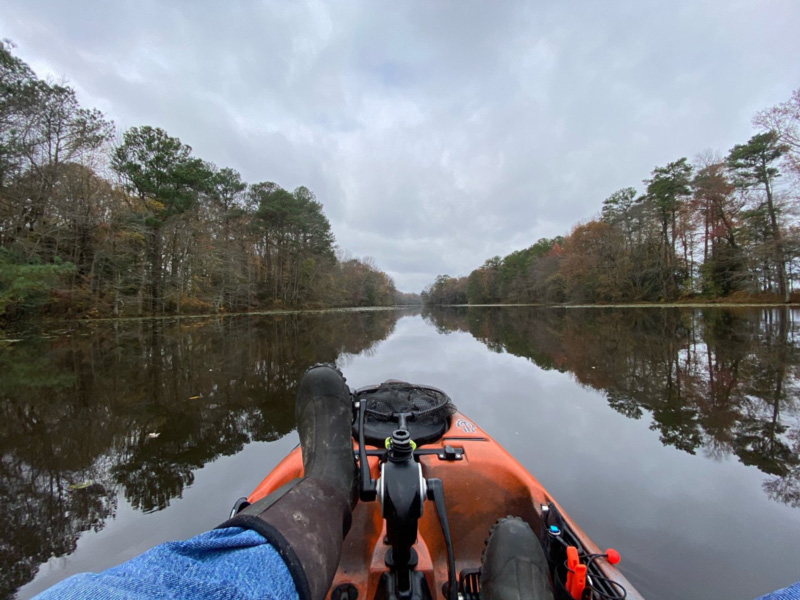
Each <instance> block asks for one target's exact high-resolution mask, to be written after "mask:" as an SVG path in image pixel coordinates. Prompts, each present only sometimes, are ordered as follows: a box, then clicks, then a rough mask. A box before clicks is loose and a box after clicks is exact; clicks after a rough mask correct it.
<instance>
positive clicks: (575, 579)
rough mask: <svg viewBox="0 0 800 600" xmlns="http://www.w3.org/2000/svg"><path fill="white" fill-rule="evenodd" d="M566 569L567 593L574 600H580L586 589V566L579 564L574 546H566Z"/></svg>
mask: <svg viewBox="0 0 800 600" xmlns="http://www.w3.org/2000/svg"><path fill="white" fill-rule="evenodd" d="M567 569H569V571H568V572H567V592H569V595H570V596H572V597H573V598H574V600H580V599H581V596H583V589H584V588H585V587H586V565H582V564H581V559H580V557H579V556H578V549H577V548H576V547H575V546H567Z"/></svg>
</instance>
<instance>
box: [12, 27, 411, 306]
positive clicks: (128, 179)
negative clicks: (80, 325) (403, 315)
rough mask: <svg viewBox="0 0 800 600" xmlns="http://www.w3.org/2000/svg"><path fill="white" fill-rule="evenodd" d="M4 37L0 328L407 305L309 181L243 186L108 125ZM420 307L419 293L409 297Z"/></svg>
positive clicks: (167, 139) (235, 176) (133, 131)
mask: <svg viewBox="0 0 800 600" xmlns="http://www.w3.org/2000/svg"><path fill="white" fill-rule="evenodd" d="M12 49H13V46H12V44H11V43H10V42H0V320H12V319H19V318H25V317H30V316H32V315H37V314H49V315H58V316H105V315H115V316H116V315H126V316H138V315H156V314H174V313H198V312H212V311H213V312H219V311H246V310H254V309H259V308H276V307H298V306H303V307H321V306H376V305H393V304H395V303H409V302H413V301H414V300H415V298H414V297H413V295H407V294H402V293H399V292H398V291H397V290H396V288H395V285H394V282H393V281H392V279H391V278H390V277H389V276H388V275H387V274H386V273H384V272H382V271H381V270H380V269H378V268H377V266H376V265H375V263H374V261H372V259H370V258H366V259H359V258H354V257H352V256H348V255H347V254H346V253H343V252H341V251H339V250H338V249H337V248H336V246H335V245H334V241H335V240H334V235H333V232H332V231H331V226H330V223H329V221H328V219H327V217H326V216H325V214H324V212H323V206H322V204H321V203H320V202H319V201H318V200H317V198H316V197H315V196H314V193H313V192H312V191H311V190H309V189H308V188H306V187H298V188H297V189H295V190H294V191H289V190H285V189H283V188H281V187H280V186H279V185H277V184H275V183H272V182H267V181H265V182H259V183H252V184H248V183H247V182H245V181H244V180H243V179H242V177H241V175H240V174H239V173H238V172H237V171H235V170H234V169H231V168H218V167H217V166H215V165H214V164H212V163H210V162H208V161H205V160H203V159H201V158H199V157H197V156H195V155H194V154H193V152H192V149H191V147H190V146H188V145H186V144H184V143H182V142H181V141H180V140H179V139H178V138H176V137H172V136H170V135H168V134H167V132H165V131H164V130H162V129H160V128H157V127H150V126H142V127H132V128H130V129H128V130H127V131H125V132H124V133H123V135H122V140H121V142H116V143H115V137H116V135H115V127H114V124H113V123H112V122H111V121H109V120H108V119H106V118H105V117H104V115H103V114H102V113H101V112H100V111H98V110H96V109H87V108H84V107H82V106H80V104H79V102H78V99H77V97H76V94H75V91H74V90H73V89H72V88H71V87H69V86H68V85H66V84H63V83H54V82H50V81H45V80H42V79H40V78H39V77H37V75H36V74H35V73H34V72H33V70H32V69H31V68H30V67H29V66H28V65H27V64H26V63H25V62H24V61H22V60H21V59H20V58H18V57H16V56H15V55H14V54H13V52H12ZM417 301H418V298H417Z"/></svg>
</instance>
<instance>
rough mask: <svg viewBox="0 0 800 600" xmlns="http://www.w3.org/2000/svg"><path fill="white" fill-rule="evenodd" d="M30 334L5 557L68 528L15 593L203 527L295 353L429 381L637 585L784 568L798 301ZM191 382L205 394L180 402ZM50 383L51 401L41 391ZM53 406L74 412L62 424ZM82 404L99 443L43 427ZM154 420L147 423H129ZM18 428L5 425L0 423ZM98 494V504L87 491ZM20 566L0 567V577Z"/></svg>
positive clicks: (11, 355) (244, 461) (778, 574)
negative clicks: (66, 518)
mask: <svg viewBox="0 0 800 600" xmlns="http://www.w3.org/2000/svg"><path fill="white" fill-rule="evenodd" d="M142 327H144V326H142ZM123 329H124V328H123ZM159 338H160V341H158V339H159ZM30 344H31V346H30V347H29V348H27V349H26V348H25V347H24V346H23V347H18V348H15V349H13V350H9V349H5V350H2V351H0V360H2V361H3V363H2V364H3V365H4V366H5V367H13V368H14V369H16V370H15V373H17V375H16V379H13V378H12V379H9V378H5V377H4V381H5V383H4V384H3V386H2V388H0V394H2V395H0V400H2V406H3V407H4V412H5V417H7V418H6V419H5V425H2V427H3V428H4V429H5V431H4V432H3V433H4V439H6V440H8V441H5V442H3V456H4V460H3V466H4V471H3V473H2V483H3V491H2V493H0V498H2V502H3V504H4V505H5V508H6V514H8V513H9V511H12V512H13V511H16V512H15V513H14V514H15V515H17V516H14V517H12V518H11V519H9V523H7V524H6V525H5V526H4V528H3V530H2V531H3V532H2V535H3V536H4V537H3V541H4V542H10V546H11V548H12V551H16V552H17V555H16V556H15V557H7V559H8V560H11V559H14V560H18V561H19V560H27V562H28V563H30V567H31V572H35V571H36V568H37V567H38V565H39V563H40V562H41V560H42V559H44V560H46V557H47V556H49V554H48V552H51V550H50V549H48V547H47V544H48V543H52V537H53V535H55V536H58V535H65V536H67V537H68V539H70V540H72V539H74V540H76V543H73V544H72V545H70V543H66V544H61V546H58V548H60V550H59V552H60V554H61V555H62V557H61V558H51V559H50V560H49V561H47V562H45V563H44V565H43V566H41V567H40V568H39V569H38V574H37V575H36V576H35V578H34V580H33V581H32V582H31V583H30V584H28V585H26V586H25V587H23V588H22V589H21V590H20V592H19V598H28V597H30V596H31V595H33V594H35V593H37V592H38V591H41V590H42V589H44V588H46V587H48V586H49V585H52V583H54V582H55V581H58V580H59V579H61V578H63V577H64V576H67V575H69V574H72V573H75V572H80V571H83V570H99V569H102V568H105V567H107V566H110V565H113V564H116V563H117V562H119V561H120V560H124V559H125V558H128V557H130V556H133V555H135V554H137V553H138V552H141V551H143V550H144V549H146V548H148V547H150V546H152V545H153V544H155V543H158V542H160V541H164V540H167V539H175V538H184V537H188V536H191V535H193V534H195V533H199V532H200V531H203V530H204V529H207V528H210V527H213V526H215V525H217V524H218V523H219V522H221V521H222V520H223V519H224V517H225V513H226V511H227V510H228V509H229V507H230V505H231V504H232V502H233V500H235V498H236V497H238V496H240V495H244V494H246V493H248V492H249V491H250V490H251V489H252V488H253V487H254V486H255V484H256V483H257V482H258V481H259V480H260V479H261V477H262V476H263V475H264V474H265V473H266V472H267V471H269V470H270V469H271V468H272V467H273V466H274V465H275V464H277V462H278V461H279V460H280V458H281V457H282V456H283V455H284V454H285V453H286V452H287V451H288V450H289V449H290V448H291V447H292V446H293V445H294V444H295V443H296V434H295V433H294V432H293V431H292V427H293V418H292V416H291V414H292V411H291V409H292V399H293V395H294V390H295V386H296V383H297V380H298V379H299V376H300V375H301V374H302V371H303V369H304V368H305V366H307V365H308V364H311V363H313V362H316V361H317V360H332V359H334V358H337V357H338V359H337V360H338V364H339V365H340V366H341V367H342V369H343V370H344V372H345V375H346V376H347V377H348V382H349V383H350V385H351V386H353V387H359V386H362V385H366V384H368V383H375V382H379V381H383V380H385V379H389V378H395V379H406V380H409V381H415V382H420V383H427V384H431V385H435V386H438V387H441V388H442V389H444V390H446V391H447V392H448V393H449V394H450V395H451V396H452V397H453V399H454V400H455V402H456V404H457V405H458V406H459V408H460V409H461V410H462V411H464V412H465V413H466V414H468V415H469V416H470V417H471V418H472V419H474V420H475V421H477V422H478V423H480V424H481V426H482V427H483V428H484V429H486V430H487V431H488V432H489V433H490V434H491V435H493V436H494V437H496V439H497V440H498V441H499V442H500V443H501V444H503V445H504V446H505V447H506V448H507V449H508V450H509V451H510V452H511V453H512V454H513V455H514V456H516V457H517V458H518V459H519V460H520V462H522V464H523V465H524V466H525V467H526V468H528V469H529V470H530V471H531V472H532V473H533V474H534V475H535V476H536V477H537V478H538V479H540V480H541V481H542V483H543V484H544V485H545V486H547V487H548V489H549V490H550V491H551V493H553V495H554V496H555V497H556V498H558V499H559V502H561V504H562V505H563V506H564V507H565V508H566V509H567V511H568V512H569V513H570V514H571V515H572V516H573V517H574V518H575V519H576V520H577V521H578V523H580V524H581V526H582V527H583V528H584V529H585V530H586V531H587V532H588V533H589V535H590V536H591V537H592V538H593V539H594V540H595V541H596V542H597V543H598V544H600V545H601V546H604V545H607V546H613V547H615V548H617V549H618V550H620V552H621V553H622V556H623V563H622V565H621V566H622V568H623V571H624V572H625V573H626V575H627V576H628V577H629V578H630V579H631V580H632V582H633V583H634V584H635V585H636V586H637V587H638V588H639V590H640V591H641V592H642V593H643V594H644V596H645V597H647V598H663V599H671V598H689V599H690V598H708V597H725V598H742V599H746V598H754V597H756V596H758V595H759V594H762V593H765V592H767V591H770V590H772V589H775V588H777V587H781V586H783V585H786V584H789V583H792V582H793V581H796V580H797V579H800V569H798V567H797V561H796V558H795V554H796V548H797V544H798V541H799V540H800V509H799V508H798V507H797V506H796V497H795V496H793V494H794V493H795V490H796V489H797V485H798V482H797V480H798V456H797V443H798V442H800V439H798V437H797V436H798V398H797V391H796V389H797V388H796V386H797V381H798V377H797V374H798V369H799V368H800V357H799V356H798V319H797V315H796V314H791V313H788V312H784V313H783V316H780V315H779V314H778V313H776V312H774V311H772V312H768V311H763V310H755V311H753V310H750V311H742V310H740V311H737V312H735V313H730V312H726V311H719V310H717V311H694V310H682V311H678V310H671V311H662V310H659V309H644V310H636V311H620V310H617V311H602V310H597V309H592V311H588V312H587V311H578V310H571V311H564V310H549V311H548V310H544V311H543V310H541V309H502V310H498V309H460V310H450V311H446V312H437V313H430V314H428V313H426V314H425V316H424V318H423V317H422V316H420V315H419V314H403V313H398V312H383V313H372V314H369V313H359V314H357V315H352V314H351V315H346V316H334V315H328V316H315V317H308V316H306V317H297V316H295V317H291V318H289V317H283V318H270V319H267V320H265V321H264V320H261V321H260V320H258V318H245V319H236V320H230V319H229V320H226V321H225V322H223V323H216V324H215V323H198V324H196V325H194V326H191V327H187V326H181V325H176V326H166V327H163V328H162V329H161V330H160V331H158V332H156V334H155V336H154V335H153V331H150V330H148V329H147V327H144V329H142V330H137V331H130V330H126V331H123V332H120V331H117V332H116V337H114V336H110V337H109V333H108V332H105V333H102V334H100V333H98V332H95V333H93V335H92V336H88V337H87V336H84V337H81V338H79V339H78V338H77V337H76V336H75V335H73V336H71V337H70V338H64V339H58V340H50V341H49V342H44V343H43V342H41V341H39V342H33V341H32V342H30ZM36 344H38V345H36ZM42 344H44V345H42ZM65 348H68V350H66V351H65ZM114 353H117V358H116V359H114V358H113V356H114ZM34 356H38V357H39V358H38V359H37V360H39V361H40V362H38V363H36V364H37V365H38V367H37V368H36V371H37V372H39V373H47V377H46V378H44V379H43V381H45V383H43V384H42V383H41V381H40V382H39V383H40V385H39V386H38V391H37V387H36V386H35V385H32V381H33V379H35V378H34V377H32V376H31V375H26V376H23V375H20V373H23V372H24V373H28V371H27V370H26V369H25V368H23V367H20V366H19V364H20V362H19V361H21V360H24V359H25V358H27V359H32V357H34ZM154 357H160V358H159V359H156V358H154ZM137 361H138V362H137ZM207 365H211V366H210V368H211V369H212V370H211V371H209V370H208V368H207ZM709 365H710V367H709ZM123 369H124V370H126V372H125V373H122V372H121V370H123ZM113 371H116V373H113ZM128 371H129V372H128ZM5 372H8V371H7V370H4V373H5ZM709 373H712V374H713V377H712V379H714V382H715V383H714V384H713V385H712V384H711V383H710V382H709V376H708V374H709ZM676 374H677V377H676ZM704 378H705V379H704ZM110 382H116V383H115V385H112V384H111V383H110ZM146 382H149V383H146ZM188 382H191V385H190V384H189V383H188ZM148 386H150V387H148ZM134 389H136V390H138V391H137V392H136V393H135V395H134V396H131V395H129V394H134V391H133V390H134ZM198 389H199V390H200V394H201V396H202V397H201V398H196V399H195V400H193V401H189V400H187V399H184V397H185V398H190V397H193V396H196V395H197V393H196V390H198ZM776 390H777V395H776ZM212 392H213V393H212ZM114 393H115V394H117V395H118V396H120V397H121V399H117V400H114V399H113V397H112V396H113V394H114ZM159 394H160V398H161V400H160V401H159V402H154V401H153V400H152V398H153V397H155V396H159ZM55 395H57V396H58V398H60V399H62V400H61V401H60V402H59V403H52V402H50V401H49V400H48V399H49V398H53V397H54V396H55ZM179 398H180V401H177V399H179ZM776 399H777V400H776ZM64 401H66V404H67V406H68V407H69V410H66V409H64V408H63V406H60V405H62V404H63V403H64ZM198 404H199V406H198ZM611 405H613V407H614V408H616V410H615V409H614V408H612V406H611ZM776 409H777V410H776ZM187 411H188V412H187ZM198 411H199V414H200V416H199V417H197V416H195V417H194V418H193V417H191V415H192V413H196V414H198ZM22 415H27V416H28V417H30V415H35V416H36V418H37V419H38V422H37V423H38V424H37V425H35V426H34V425H30V423H29V422H28V421H25V420H24V419H23V417H22ZM65 415H67V416H69V415H72V417H74V418H73V421H72V422H71V427H64V426H63V425H61V426H60V425H59V423H62V424H63V422H64V418H65ZM626 415H627V416H626ZM636 416H638V418H632V417H636ZM14 419H17V421H14ZM92 419H95V420H96V419H100V420H102V419H105V421H104V423H103V427H104V430H105V429H107V430H109V431H108V432H107V433H106V434H105V436H104V437H103V438H102V443H99V442H100V441H99V440H95V441H96V442H98V443H89V442H83V443H80V444H78V445H79V446H80V448H81V451H78V450H77V449H75V448H74V447H73V446H74V442H73V443H72V444H71V443H70V442H69V441H68V440H57V439H55V438H54V436H56V435H59V434H60V435H70V437H71V438H72V439H73V440H74V439H82V437H83V438H85V436H87V435H88V436H92V435H94V433H95V432H96V429H93V427H92V425H91V424H90V423H88V421H90V420H92ZM276 419H277V420H276ZM29 420H30V419H29ZM155 426H159V427H160V429H163V430H164V431H165V433H164V434H162V435H163V436H164V437H163V438H162V437H159V438H158V439H156V440H147V441H145V440H143V439H141V438H142V437H143V435H142V434H144V433H146V432H147V431H148V430H149V429H152V428H154V427H155ZM15 427H16V428H17V430H18V433H19V435H14V436H10V437H6V436H5V433H6V432H7V431H10V430H12V429H13V428H15ZM26 427H28V429H25V428H26ZM37 427H38V429H37ZM76 427H78V429H80V431H78V432H77V433H76V431H75V428H76ZM95 427H98V426H97V425H95ZM220 428H222V429H221V430H222V431H227V432H228V434H227V435H224V436H222V440H229V441H228V443H226V444H222V445H220V446H219V447H216V449H212V450H209V448H208V443H207V442H206V441H205V440H206V439H207V438H208V437H209V436H211V435H212V432H213V431H216V430H218V429H220ZM70 431H71V432H72V433H71V434H69V432H70ZM205 431H208V432H209V433H208V434H203V432H205ZM290 431H291V433H289V432H290ZM270 432H271V433H270ZM753 432H758V433H759V435H760V436H761V437H760V438H759V436H754V435H753ZM765 435H766V438H769V439H770V443H768V444H764V443H762V441H763V439H764V437H765ZM95 437H97V436H95ZM756 438H759V439H756ZM45 440H47V443H44V441H45ZM259 440H262V441H259ZM53 446H57V447H58V448H54V447H53ZM62 447H63V448H65V449H66V452H61V451H60V449H61V448H62ZM157 449H158V450H157ZM692 452H693V453H694V454H692ZM742 460H744V461H746V462H748V463H750V466H746V465H745V464H744V463H743V462H742ZM142 461H144V462H142ZM143 465H146V467H144V466H143ZM34 470H35V471H37V473H38V476H37V477H32V476H31V475H30V474H31V473H32V472H33V471H34ZM42 472H47V473H48V476H53V475H54V474H55V475H57V477H59V478H61V479H62V480H63V481H62V482H61V483H60V484H59V485H60V488H58V489H56V490H53V489H52V488H51V487H49V486H43V485H42ZM131 473H133V474H136V477H133V478H132V477H131ZM159 473H164V474H165V476H167V479H166V480H164V481H157V479H158V477H160V475H159ZM175 473H178V474H179V475H178V476H179V477H180V479H179V480H175V479H174V477H175V475H174V474H175ZM51 478H52V477H51ZM89 478H91V479H93V480H96V481H97V482H100V483H101V485H102V488H98V489H97V490H95V496H97V497H94V496H93V497H92V502H98V501H99V502H100V505H99V506H100V508H98V509H96V510H95V512H94V513H92V515H93V516H92V517H91V518H89V520H88V521H85V522H81V523H74V522H73V523H72V524H71V525H70V526H65V525H64V524H63V517H58V516H57V512H58V510H59V509H60V508H63V509H69V510H72V513H73V521H74V520H75V518H74V515H75V514H78V516H80V511H78V513H76V512H75V510H74V506H73V505H74V504H75V502H76V497H77V498H78V499H79V498H80V496H76V493H75V492H74V491H69V490H68V487H69V485H70V484H74V483H75V482H76V481H78V480H80V481H84V480H85V479H89ZM154 478H155V479H154ZM176 481H180V483H178V484H177V487H176ZM776 481H777V482H779V485H772V486H771V487H770V486H769V485H765V484H769V482H773V483H774V482H776ZM153 486H155V487H154V489H150V488H153ZM793 486H794V487H793ZM11 490H13V491H14V494H15V495H14V497H13V498H12V497H11V496H10V491H11ZM775 490H778V492H781V493H776V492H775ZM103 499H105V501H106V503H107V504H109V503H110V504H114V506H113V507H112V508H110V509H107V510H106V509H104V508H102V507H103V506H105V505H104V504H103ZM31 503H39V504H40V505H41V504H46V505H47V507H48V508H47V510H45V511H43V510H39V512H36V511H34V516H35V518H36V519H38V520H39V521H38V522H41V521H42V520H44V521H46V520H47V519H51V521H50V522H49V523H50V525H49V526H48V527H49V532H50V534H49V538H48V536H44V535H42V536H38V537H37V536H34V537H37V539H39V544H38V545H37V546H36V547H34V548H33V553H31V545H30V544H26V543H25V542H24V540H21V539H20V536H18V535H16V534H15V533H14V531H12V526H14V525H16V526H19V525H20V524H23V525H27V526H29V527H31V526H36V525H37V523H33V522H31V520H30V517H29V518H28V520H27V521H26V520H25V519H23V517H22V516H19V514H20V511H21V510H22V509H23V506H29V505H31ZM90 504H91V503H90ZM793 505H794V506H793ZM98 511H99V512H98ZM90 512H91V511H90ZM498 516H499V515H498ZM87 518H88V517H87ZM94 530H97V531H96V532H95V531H94ZM48 539H50V542H48ZM77 540H79V541H77ZM73 546H74V547H73ZM26 552H27V553H28V556H27V557H26V556H23V555H24V554H25V553H26ZM39 557H41V558H39ZM4 564H10V563H8V562H6V561H5V560H4ZM9 572H11V571H8V572H7V571H6V570H5V567H4V570H3V578H4V579H5V578H6V577H8V575H7V573H9ZM26 579H29V578H26V576H25V575H24V573H22V574H18V577H16V578H15V579H14V580H11V579H7V580H6V581H5V583H6V585H7V586H8V587H7V588H6V589H7V590H8V591H10V592H12V591H13V588H14V587H16V586H18V585H20V584H23V583H25V580H26ZM15 582H16V583H15Z"/></svg>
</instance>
